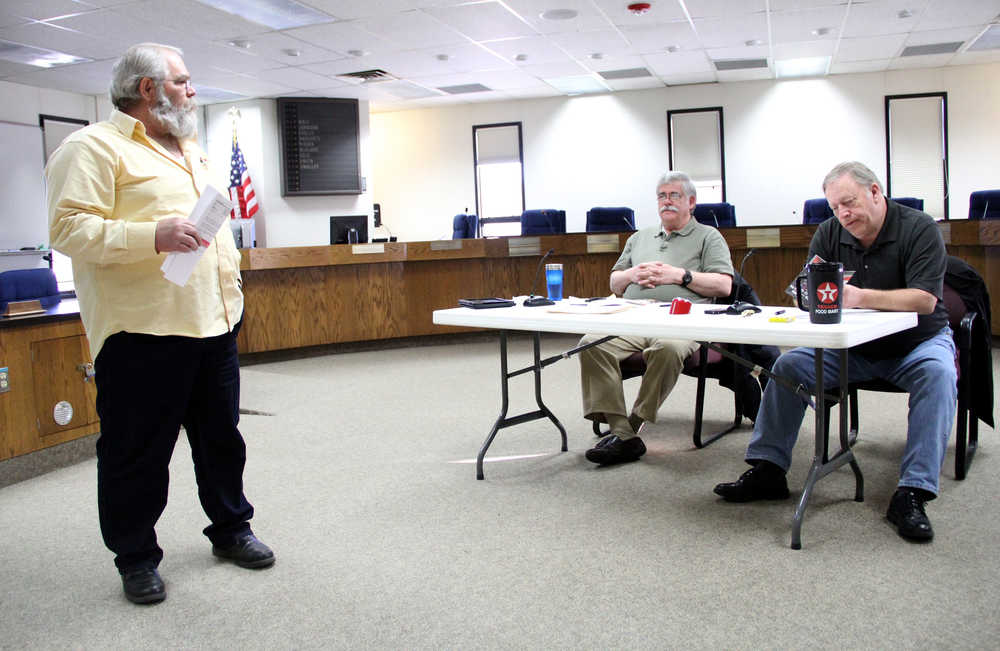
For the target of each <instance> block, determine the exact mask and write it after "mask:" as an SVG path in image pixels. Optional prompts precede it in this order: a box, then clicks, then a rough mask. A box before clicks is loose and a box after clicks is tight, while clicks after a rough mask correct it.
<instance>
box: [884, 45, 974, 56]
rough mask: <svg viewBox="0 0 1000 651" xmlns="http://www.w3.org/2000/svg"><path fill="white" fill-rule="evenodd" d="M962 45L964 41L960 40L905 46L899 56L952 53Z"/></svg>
mask: <svg viewBox="0 0 1000 651" xmlns="http://www.w3.org/2000/svg"><path fill="white" fill-rule="evenodd" d="M960 47H962V42H961V41H958V42H955V43H928V44H927V45H911V46H910V47H906V48H903V51H902V52H900V54H899V56H901V57H919V56H923V55H925V54H951V53H952V52H958V48H960Z"/></svg>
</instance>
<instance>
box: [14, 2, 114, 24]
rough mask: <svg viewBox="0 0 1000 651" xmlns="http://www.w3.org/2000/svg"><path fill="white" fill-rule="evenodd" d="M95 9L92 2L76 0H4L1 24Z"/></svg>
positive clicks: (44, 18)
mask: <svg viewBox="0 0 1000 651" xmlns="http://www.w3.org/2000/svg"><path fill="white" fill-rule="evenodd" d="M94 9H96V7H94V6H93V5H92V4H89V3H85V2H75V1H74V0H4V2H3V6H2V7H0V25H2V26H4V27H7V26H9V25H16V24H19V23H23V22H25V21H26V20H28V19H31V20H47V19H49V18H58V17H59V16H68V15H70V14H77V13H81V12H84V11H93V10H94ZM12 21H13V22H12Z"/></svg>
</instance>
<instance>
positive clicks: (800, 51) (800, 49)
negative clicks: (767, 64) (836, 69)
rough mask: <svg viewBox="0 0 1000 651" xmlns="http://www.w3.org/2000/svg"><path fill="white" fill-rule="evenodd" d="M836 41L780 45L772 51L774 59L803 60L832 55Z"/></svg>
mask: <svg viewBox="0 0 1000 651" xmlns="http://www.w3.org/2000/svg"><path fill="white" fill-rule="evenodd" d="M836 44H837V43H836V41H804V42H801V43H781V44H778V45H775V46H774V48H773V49H772V54H773V55H774V59H775V60H776V61H777V60H779V59H805V58H809V57H828V56H832V55H833V50H834V46H835V45H836Z"/></svg>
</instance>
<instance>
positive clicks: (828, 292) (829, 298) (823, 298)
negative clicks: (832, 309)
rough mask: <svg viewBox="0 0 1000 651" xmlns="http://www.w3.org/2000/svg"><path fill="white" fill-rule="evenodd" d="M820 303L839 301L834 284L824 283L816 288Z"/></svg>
mask: <svg viewBox="0 0 1000 651" xmlns="http://www.w3.org/2000/svg"><path fill="white" fill-rule="evenodd" d="M816 295H817V296H818V297H819V302H820V303H833V302H834V301H836V300H837V286H836V285H835V284H833V283H823V284H822V285H820V286H819V287H817V288H816Z"/></svg>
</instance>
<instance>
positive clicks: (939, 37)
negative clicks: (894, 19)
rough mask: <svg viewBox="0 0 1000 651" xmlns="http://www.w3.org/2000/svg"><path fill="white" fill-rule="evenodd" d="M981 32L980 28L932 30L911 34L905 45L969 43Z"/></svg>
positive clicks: (976, 26)
mask: <svg viewBox="0 0 1000 651" xmlns="http://www.w3.org/2000/svg"><path fill="white" fill-rule="evenodd" d="M981 31H983V29H982V27H981V26H978V25H975V26H972V27H953V28H951V29H932V30H929V31H926V32H911V33H910V35H909V36H908V37H907V38H906V45H907V46H910V45H929V44H931V43H955V42H962V43H965V42H966V41H970V40H972V39H973V38H975V37H976V36H978V35H979V33H980V32H981Z"/></svg>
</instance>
